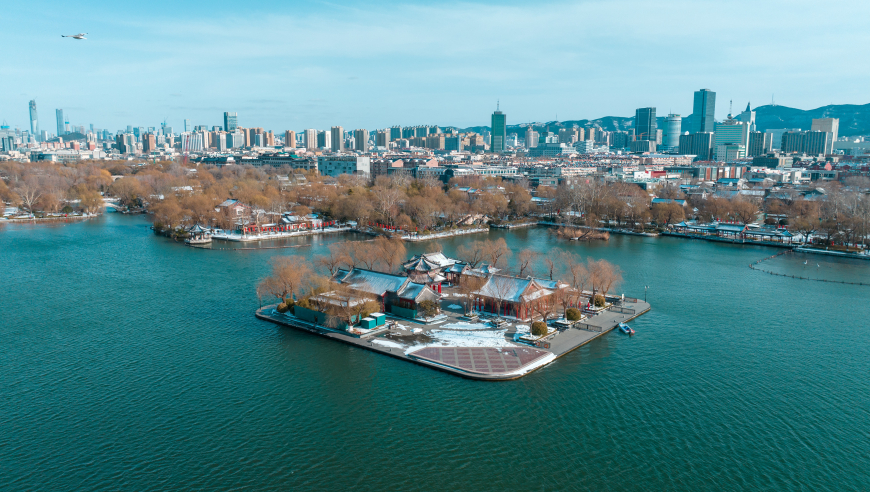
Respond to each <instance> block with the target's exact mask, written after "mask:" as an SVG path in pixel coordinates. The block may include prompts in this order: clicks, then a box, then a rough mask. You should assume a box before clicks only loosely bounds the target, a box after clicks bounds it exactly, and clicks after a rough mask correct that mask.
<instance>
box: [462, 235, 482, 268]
mask: <svg viewBox="0 0 870 492" xmlns="http://www.w3.org/2000/svg"><path fill="white" fill-rule="evenodd" d="M484 249H485V248H484V243H483V242H482V241H472V242H471V243H469V244H468V245H465V244H460V245H459V247H458V248H456V256H457V257H458V258H459V259H460V260H462V261H464V262H465V263H467V264H468V266H470V267H471V268H477V265H479V264H480V262H481V261H483V259H484V257H485V255H484Z"/></svg>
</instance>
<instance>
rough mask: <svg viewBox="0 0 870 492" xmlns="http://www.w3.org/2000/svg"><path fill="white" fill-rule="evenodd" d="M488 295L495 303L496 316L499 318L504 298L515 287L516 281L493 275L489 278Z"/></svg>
mask: <svg viewBox="0 0 870 492" xmlns="http://www.w3.org/2000/svg"><path fill="white" fill-rule="evenodd" d="M487 285H488V289H487V290H488V293H489V294H490V297H491V298H492V300H493V303H495V310H496V313H495V314H496V316H498V317H501V315H502V306H504V303H505V301H506V300H507V299H506V297H507V296H508V294H510V293H511V291H513V289H514V288H515V286H516V281H515V280H514V279H513V278H511V277H508V276H505V275H493V276H492V277H490V278H489V282H487Z"/></svg>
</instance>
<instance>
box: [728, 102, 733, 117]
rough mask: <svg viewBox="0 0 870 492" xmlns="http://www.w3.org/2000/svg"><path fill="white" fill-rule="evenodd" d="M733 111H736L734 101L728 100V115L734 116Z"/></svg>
mask: <svg viewBox="0 0 870 492" xmlns="http://www.w3.org/2000/svg"><path fill="white" fill-rule="evenodd" d="M733 109H734V100H733V99H729V100H728V114H734V111H733Z"/></svg>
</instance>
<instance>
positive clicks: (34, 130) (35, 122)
mask: <svg viewBox="0 0 870 492" xmlns="http://www.w3.org/2000/svg"><path fill="white" fill-rule="evenodd" d="M30 134H31V135H33V136H34V137H36V138H39V118H38V117H37V116H36V101H34V100H31V101H30Z"/></svg>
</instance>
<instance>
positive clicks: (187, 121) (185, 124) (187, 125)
mask: <svg viewBox="0 0 870 492" xmlns="http://www.w3.org/2000/svg"><path fill="white" fill-rule="evenodd" d="M192 128H193V127H191V126H190V120H184V131H185V132H189V131H190V130H192Z"/></svg>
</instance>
